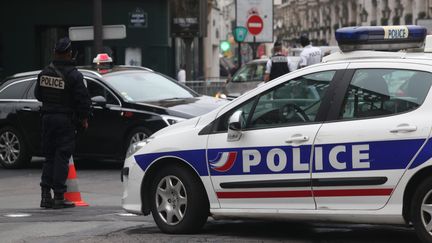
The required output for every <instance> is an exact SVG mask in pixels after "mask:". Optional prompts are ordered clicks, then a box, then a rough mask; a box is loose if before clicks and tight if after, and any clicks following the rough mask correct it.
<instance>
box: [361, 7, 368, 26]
mask: <svg viewBox="0 0 432 243" xmlns="http://www.w3.org/2000/svg"><path fill="white" fill-rule="evenodd" d="M368 15H369V14H368V12H367V11H366V9H365V7H363V8H362V10H361V12H360V21H361V22H362V23H364V22H367V19H368Z"/></svg>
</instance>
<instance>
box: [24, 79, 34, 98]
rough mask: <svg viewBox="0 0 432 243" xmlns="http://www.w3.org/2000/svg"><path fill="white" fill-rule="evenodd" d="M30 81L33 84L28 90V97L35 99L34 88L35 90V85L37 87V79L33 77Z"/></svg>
mask: <svg viewBox="0 0 432 243" xmlns="http://www.w3.org/2000/svg"><path fill="white" fill-rule="evenodd" d="M30 82H31V86H30V88H29V89H28V91H27V94H26V99H29V100H35V99H36V97H35V95H34V90H35V87H36V79H33V80H31V81H30Z"/></svg>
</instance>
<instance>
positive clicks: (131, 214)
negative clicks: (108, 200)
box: [116, 213, 138, 217]
mask: <svg viewBox="0 0 432 243" xmlns="http://www.w3.org/2000/svg"><path fill="white" fill-rule="evenodd" d="M116 215H118V216H122V217H136V216H138V215H136V214H133V213H116Z"/></svg>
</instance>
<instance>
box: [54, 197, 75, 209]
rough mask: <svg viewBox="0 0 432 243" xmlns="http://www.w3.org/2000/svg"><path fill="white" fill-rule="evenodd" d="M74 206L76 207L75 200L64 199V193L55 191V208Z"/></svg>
mask: <svg viewBox="0 0 432 243" xmlns="http://www.w3.org/2000/svg"><path fill="white" fill-rule="evenodd" d="M73 207H75V204H74V203H73V202H70V201H68V200H66V199H64V196H63V193H54V204H53V209H60V208H73Z"/></svg>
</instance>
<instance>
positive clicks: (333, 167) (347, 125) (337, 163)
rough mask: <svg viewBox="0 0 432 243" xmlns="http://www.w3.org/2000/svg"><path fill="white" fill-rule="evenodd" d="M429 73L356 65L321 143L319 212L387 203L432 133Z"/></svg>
mask: <svg viewBox="0 0 432 243" xmlns="http://www.w3.org/2000/svg"><path fill="white" fill-rule="evenodd" d="M377 64H379V67H380V68H376V66H377ZM419 68H423V70H419ZM427 70H430V68H429V67H427V66H421V65H418V64H416V65H414V64H409V63H404V64H401V63H391V62H386V63H383V62H379V63H374V62H368V63H353V64H350V66H349V68H348V70H347V73H350V74H351V78H348V79H347V80H345V83H344V86H345V88H344V89H345V90H341V92H340V93H339V94H338V96H337V101H336V102H335V105H334V109H333V110H332V111H331V112H330V113H329V114H328V119H329V120H331V121H329V122H326V123H324V125H323V126H322V127H321V129H320V131H319V133H318V135H317V138H316V141H315V146H314V160H313V163H314V164H313V175H312V187H313V194H314V196H315V199H316V203H317V208H318V209H349V210H351V209H379V208H381V207H383V206H384V205H385V204H386V202H387V201H388V200H389V197H390V196H391V194H392V192H393V190H394V189H395V186H396V185H397V183H398V181H399V179H400V178H401V176H402V174H403V173H404V171H405V169H406V168H407V166H408V164H409V163H410V162H411V161H412V160H413V159H414V157H415V155H416V153H417V152H418V151H419V149H420V148H421V146H422V145H423V144H424V143H425V140H426V138H427V137H428V136H429V133H430V130H431V122H430V112H429V111H428V109H429V110H430V105H427V104H428V103H430V102H431V100H430V98H429V99H426V96H427V93H428V91H429V88H430V85H431V82H432V73H429V72H427ZM339 107H341V108H340V109H339ZM426 107H427V109H426Z"/></svg>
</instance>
